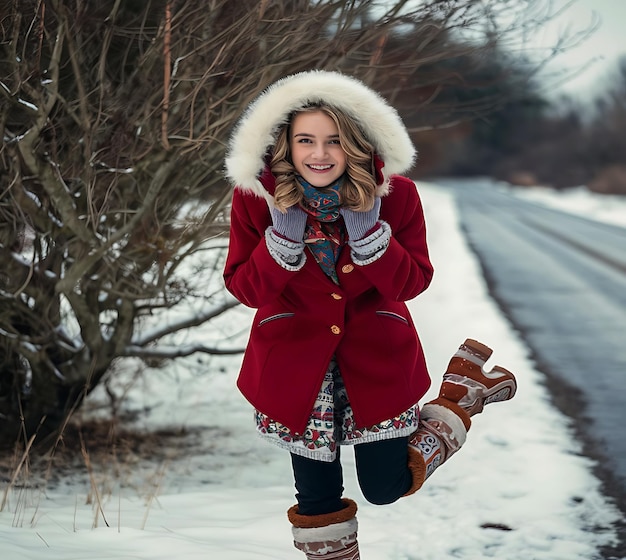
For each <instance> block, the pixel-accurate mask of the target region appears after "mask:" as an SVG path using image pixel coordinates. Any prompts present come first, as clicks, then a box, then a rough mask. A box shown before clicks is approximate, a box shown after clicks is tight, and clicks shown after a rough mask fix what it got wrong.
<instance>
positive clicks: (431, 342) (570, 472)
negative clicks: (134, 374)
mask: <svg viewBox="0 0 626 560" xmlns="http://www.w3.org/2000/svg"><path fill="white" fill-rule="evenodd" d="M419 188H420V192H421V194H422V197H423V200H424V205H425V211H426V217H427V221H428V229H429V241H430V247H431V252H432V259H433V262H434V265H435V268H436V274H435V279H434V282H433V285H432V286H431V287H430V288H429V290H428V291H427V292H426V293H425V294H423V295H422V296H420V297H418V298H417V299H416V300H415V301H413V302H411V304H410V306H411V310H412V312H413V314H414V317H415V321H416V324H417V326H418V329H419V331H420V335H421V338H422V342H423V344H424V347H425V350H426V354H427V358H428V362H429V367H430V370H431V374H432V376H433V378H434V382H433V389H432V391H431V392H432V393H433V394H434V393H435V392H436V390H437V388H438V385H439V383H438V379H440V377H441V375H442V373H443V371H444V370H445V367H446V365H447V362H448V359H449V358H450V356H451V355H452V354H453V353H454V351H455V350H456V348H457V346H458V345H459V343H461V342H462V341H463V340H464V339H465V338H466V337H473V338H477V339H479V340H481V341H483V342H484V343H486V344H488V345H490V346H492V347H493V348H494V349H495V352H494V359H493V360H491V361H490V362H489V364H488V367H490V366H491V365H492V364H495V363H496V362H497V363H498V364H500V365H502V366H504V367H506V368H508V369H511V370H512V371H514V372H516V374H517V378H518V381H519V390H518V394H517V396H516V397H515V399H514V400H513V401H511V402H509V403H505V404H500V403H498V404H494V405H490V406H489V407H488V408H487V409H486V410H485V412H484V413H483V414H482V415H480V416H477V417H476V418H475V419H474V424H473V426H472V429H471V431H470V434H469V437H468V442H467V444H466V446H465V447H464V448H463V450H461V451H460V452H459V453H458V454H457V455H455V457H454V458H453V459H452V460H451V461H450V462H449V463H448V464H446V465H445V466H444V467H442V468H441V469H439V470H438V471H437V473H436V474H435V475H434V476H433V477H432V478H430V479H429V481H428V483H427V484H426V485H425V487H424V488H423V489H422V490H421V491H420V492H418V493H417V494H415V495H414V496H412V497H410V498H406V499H402V500H400V501H399V502H397V503H396V504H393V505H390V506H382V507H381V506H373V505H370V504H368V503H367V502H365V501H364V500H363V498H362V497H361V494H360V492H359V489H358V485H357V483H356V477H355V473H354V466H353V462H352V452H351V451H350V448H347V449H346V450H345V451H344V454H343V457H344V469H345V474H346V481H345V486H346V496H349V497H352V498H354V499H355V500H356V501H357V502H358V504H359V514H358V517H359V541H360V545H361V555H362V557H363V558H364V559H366V560H383V559H384V560H392V559H396V560H401V559H402V560H422V559H424V560H425V559H440V558H455V559H460V560H477V559H480V558H491V557H494V558H500V559H506V560H518V559H519V560H522V559H523V560H527V559H528V558H532V559H533V560H590V559H592V558H594V557H595V556H596V551H597V549H598V547H599V546H602V545H604V544H608V543H610V542H612V540H613V538H614V533H613V531H612V528H611V524H612V523H613V522H614V521H615V520H616V519H617V518H618V515H619V514H618V512H617V510H616V509H614V508H613V507H612V506H611V504H610V503H609V502H607V500H606V499H605V498H604V497H603V496H602V495H601V494H600V492H599V482H598V480H597V479H596V478H595V477H594V476H593V474H592V466H593V465H592V463H591V461H590V460H589V459H587V458H585V457H583V456H581V454H580V446H579V445H578V444H577V443H576V442H575V441H574V440H573V438H572V432H571V430H570V427H569V425H568V421H567V419H566V418H564V417H563V416H562V415H561V414H560V413H559V412H557V411H556V410H555V409H553V408H552V406H551V405H550V404H549V398H548V394H547V391H546V389H545V388H544V386H543V382H542V374H541V372H539V371H537V369H536V367H535V365H534V364H533V363H532V361H531V360H530V359H529V356H528V351H527V348H526V347H525V345H524V341H523V340H522V339H521V338H520V336H519V335H518V333H516V332H515V331H514V330H513V329H512V327H511V325H510V324H509V323H508V322H507V321H506V319H505V318H504V317H503V316H502V314H501V313H500V311H499V310H498V308H497V307H496V305H495V304H494V302H493V301H492V300H491V299H490V298H489V296H488V294H487V291H486V286H485V283H484V281H483V279H482V277H481V274H480V268H479V266H478V264H477V261H476V259H475V257H474V255H473V254H472V253H471V252H470V250H469V249H468V247H467V245H466V242H465V240H464V238H463V236H462V234H461V232H460V230H459V227H458V223H457V213H456V208H455V205H454V200H453V199H452V197H451V194H450V193H449V191H446V190H444V189H440V188H438V187H437V186H435V185H430V184H419ZM515 192H517V191H515ZM520 196H525V197H527V196H532V197H534V198H535V200H536V201H538V202H541V203H545V204H558V205H559V206H563V205H564V204H565V205H566V209H568V210H569V211H572V212H578V211H580V212H583V213H585V214H586V215H587V216H589V217H592V215H591V214H593V213H594V210H595V209H596V208H598V207H601V206H603V204H600V203H598V204H596V201H600V200H601V201H602V203H604V202H605V201H606V200H608V199H606V198H604V197H597V196H592V195H590V194H589V193H584V194H580V195H576V196H577V197H578V198H577V203H576V207H573V204H574V203H573V202H572V201H573V200H574V198H575V197H574V196H571V195H562V194H561V195H555V194H554V193H550V192H549V191H543V190H526V191H523V193H522V192H521V191H520ZM611 205H612V207H613V208H612V209H611V212H613V213H614V214H616V215H618V214H621V217H622V218H623V219H624V220H625V221H626V218H624V217H625V216H626V199H625V198H622V199H615V200H612V202H611ZM618 207H619V209H618ZM600 219H603V220H609V218H607V216H606V212H604V215H602V216H600ZM610 221H612V220H610ZM622 223H624V222H622ZM624 225H626V223H624ZM250 316H251V315H250V312H249V310H246V309H243V308H241V309H239V310H238V311H237V312H236V313H235V317H236V321H237V322H239V325H237V326H236V328H235V330H237V329H239V330H241V331H242V332H243V335H241V334H240V337H239V338H241V337H242V336H243V337H244V339H245V330H246V329H245V327H244V326H241V325H246V324H247V322H248V321H249V320H250ZM231 343H232V341H231ZM240 360H241V357H236V358H232V357H231V358H213V359H211V360H203V359H198V357H194V358H189V359H188V360H187V361H185V362H183V363H181V364H179V365H177V366H175V367H174V366H170V367H168V368H166V369H164V370H153V371H150V372H149V375H144V376H143V377H142V379H141V381H140V382H138V383H136V384H135V385H134V386H133V387H132V389H131V390H130V391H129V394H128V401H127V403H128V404H127V406H128V407H130V408H133V409H134V410H145V411H146V413H145V414H144V415H142V416H141V418H140V420H139V424H140V425H142V426H144V427H149V428H151V427H163V426H184V427H185V428H187V430H188V431H190V432H192V431H193V430H194V429H195V428H198V429H199V432H194V434H195V435H196V437H199V439H200V442H199V444H198V442H197V441H196V445H195V446H194V449H195V451H190V452H189V456H187V457H185V458H184V459H181V458H175V459H172V460H171V461H163V460H159V461H155V462H154V464H153V465H151V466H150V467H149V468H148V469H146V468H145V467H144V468H143V470H138V469H132V468H130V469H129V471H128V472H125V473H124V472H123V473H119V474H118V475H117V476H116V477H115V476H113V475H112V474H111V469H110V468H109V467H110V466H107V465H97V464H96V465H94V466H93V478H92V483H91V484H90V482H89V479H88V477H86V476H73V477H72V478H70V479H67V480H64V481H62V483H60V484H56V485H54V486H52V485H48V487H47V488H43V489H41V488H40V489H36V488H30V489H26V488H17V487H14V488H12V489H11V490H10V492H9V493H8V495H7V498H8V500H7V504H6V507H5V508H4V510H3V511H2V512H0V542H1V543H2V544H1V545H0V550H1V556H2V558H3V559H6V560H14V559H16V560H17V559H23V560H30V559H32V560H35V559H40V558H47V559H51V560H70V559H80V560H84V559H86V558H89V559H91V560H97V559H102V560H104V559H107V560H130V559H150V560H161V559H170V558H178V557H180V558H185V559H186V560H194V559H200V558H202V559H206V558H219V559H220V560H260V559H266V560H267V559H270V558H271V559H280V560H282V559H288V558H294V559H296V558H301V557H302V555H301V554H300V553H298V552H297V551H296V550H295V549H294V548H293V546H292V544H291V533H290V526H289V524H288V522H287V519H286V516H285V511H286V509H287V508H288V507H289V506H290V505H291V504H292V503H293V502H294V490H293V488H292V480H291V472H290V464H289V459H288V456H287V454H286V453H285V452H284V451H283V450H281V449H278V448H275V447H273V446H270V445H268V444H266V443H264V442H262V441H261V440H260V439H259V438H257V436H256V435H255V434H254V430H253V425H252V413H251V409H250V406H249V405H248V404H247V403H246V402H245V401H244V400H243V398H242V397H241V396H240V395H239V394H238V392H237V390H236V388H235V378H236V375H237V368H238V364H239V362H240ZM199 370H204V374H203V375H200V374H199V373H198V371H199ZM428 396H431V395H428ZM98 398H102V395H97V394H96V395H95V396H94V399H93V400H94V401H97V400H98ZM94 488H97V489H98V492H99V494H100V502H101V506H102V509H101V510H100V509H99V507H98V506H97V505H95V504H97V503H98V501H97V500H95V499H94V491H93V489H94ZM4 490H5V489H4V488H3V487H0V496H1V495H2V494H3V493H4ZM105 519H106V523H105V522H104V520H105ZM107 524H108V526H107Z"/></svg>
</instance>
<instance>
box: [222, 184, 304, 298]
mask: <svg viewBox="0 0 626 560" xmlns="http://www.w3.org/2000/svg"><path fill="white" fill-rule="evenodd" d="M271 223H272V221H271V217H270V213H269V209H268V207H267V203H266V202H265V200H264V199H262V198H259V197H257V196H255V195H253V194H249V193H246V192H244V191H242V190H241V189H238V188H236V189H235V192H234V194H233V202H232V208H231V217H230V242H229V247H228V255H227V257H226V265H225V267H224V283H225V285H226V288H227V289H228V291H229V292H230V293H231V294H233V295H234V296H235V297H236V298H237V299H238V300H239V301H240V302H241V303H243V304H244V305H247V306H248V307H253V308H259V307H261V306H262V305H265V304H268V303H270V302H271V301H273V300H275V299H276V298H277V297H278V296H279V295H280V294H281V293H282V291H283V290H284V288H285V286H286V285H287V283H288V282H289V281H290V280H291V279H292V278H293V277H294V275H295V274H298V273H297V272H292V271H289V270H285V269H284V268H282V267H281V266H280V265H279V264H278V263H277V262H276V261H275V260H274V258H273V257H272V256H271V255H270V254H269V251H268V249H267V245H266V242H265V230H266V229H267V228H268V227H269V226H270V225H271Z"/></svg>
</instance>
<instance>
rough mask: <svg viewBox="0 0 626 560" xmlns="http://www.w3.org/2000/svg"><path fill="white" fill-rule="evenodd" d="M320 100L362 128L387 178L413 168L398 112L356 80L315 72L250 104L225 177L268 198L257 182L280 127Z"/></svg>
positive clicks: (230, 150) (230, 148)
mask: <svg viewBox="0 0 626 560" xmlns="http://www.w3.org/2000/svg"><path fill="white" fill-rule="evenodd" d="M320 101H323V102H325V103H327V104H329V105H331V106H333V107H336V108H337V109H339V110H341V111H344V112H345V113H347V114H348V115H349V116H351V117H352V118H353V119H354V120H355V121H357V122H358V123H359V125H360V127H361V129H362V130H363V132H364V133H365V135H366V136H367V138H368V140H369V141H370V142H371V143H372V144H373V145H374V148H375V149H376V153H377V154H378V156H379V157H380V158H381V159H382V160H383V161H384V162H385V168H384V170H383V172H384V174H385V177H386V178H387V177H388V176H389V175H393V174H400V173H404V172H406V171H408V170H409V169H410V168H411V166H412V165H413V162H414V160H415V155H416V151H415V148H414V146H413V143H412V142H411V139H410V138H409V135H408V132H407V130H406V128H405V126H404V124H403V122H402V120H401V119H400V116H399V115H398V113H397V112H396V110H395V109H394V108H393V107H391V106H390V105H389V104H388V103H387V101H385V100H384V99H383V98H382V97H381V96H380V95H378V94H377V93H376V92H375V91H374V90H372V89H370V88H369V87H368V86H366V85H365V84H364V83H363V82H361V81H359V80H356V79H355V78H352V77H350V76H346V75H344V74H340V73H338V72H327V71H323V70H313V71H309V72H301V73H298V74H293V75H291V76H287V77H286V78H283V79H281V80H278V81H277V82H275V83H274V84H272V85H271V86H269V87H268V88H267V89H266V90H265V91H264V92H263V93H262V94H261V95H260V96H259V97H257V99H256V100H255V101H253V102H252V103H251V104H250V106H249V107H248V109H247V110H246V111H245V113H244V114H243V116H242V118H241V119H240V121H239V123H238V125H237V126H236V127H235V131H234V133H233V135H232V137H231V139H230V142H229V146H228V154H227V157H226V175H227V177H228V178H229V179H230V180H231V182H232V183H233V184H234V185H237V186H239V187H240V188H243V189H246V190H249V191H252V192H254V193H256V194H257V195H259V196H264V197H266V198H267V197H268V196H269V195H268V194H267V193H266V192H265V189H264V188H263V186H262V185H261V183H260V182H259V180H258V177H259V175H260V174H261V172H262V170H263V168H264V166H265V160H264V158H265V155H266V153H267V151H268V149H269V148H270V147H271V146H273V145H274V142H275V136H276V133H277V132H278V129H279V127H280V126H281V125H282V124H284V123H286V122H287V120H288V118H289V115H290V114H291V113H292V112H293V111H295V110H297V109H299V108H301V107H304V106H305V105H307V104H309V103H315V102H320ZM386 183H387V181H385V184H386ZM384 188H386V187H384ZM380 194H385V192H381V193H380Z"/></svg>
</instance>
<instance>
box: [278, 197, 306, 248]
mask: <svg viewBox="0 0 626 560" xmlns="http://www.w3.org/2000/svg"><path fill="white" fill-rule="evenodd" d="M270 213H271V215H272V226H273V228H274V231H275V232H276V233H277V234H278V235H280V236H281V237H284V238H285V239H289V240H290V241H295V242H296V243H300V242H302V241H303V240H304V230H305V228H306V220H307V214H306V212H304V210H302V208H300V206H299V205H298V204H294V205H293V206H290V207H289V208H287V211H286V212H285V213H284V214H283V213H282V212H281V211H280V210H277V209H276V208H270Z"/></svg>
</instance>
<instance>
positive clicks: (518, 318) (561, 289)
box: [446, 180, 626, 514]
mask: <svg viewBox="0 0 626 560" xmlns="http://www.w3.org/2000/svg"><path fill="white" fill-rule="evenodd" d="M446 186H448V187H449V188H450V189H452V190H453V192H454V193H455V196H456V199H457V201H458V207H459V212H460V217H461V223H462V227H463V229H464V231H465V233H466V235H467V239H468V241H469V243H470V244H471V246H472V248H473V249H474V251H475V252H476V254H477V255H478V258H479V259H480V261H481V264H482V266H483V270H484V273H485V277H486V279H487V281H488V283H489V286H490V289H491V292H492V295H493V296H494V297H495V298H496V300H497V301H498V302H499V303H500V305H501V307H502V308H503V310H504V312H505V313H506V314H507V316H508V317H509V319H510V320H511V322H512V323H513V324H514V325H515V327H516V328H517V329H519V330H520V331H521V333H522V334H523V337H524V339H525V340H526V341H527V343H528V345H529V347H530V349H531V351H532V352H533V355H534V358H535V360H536V361H537V364H538V366H539V368H540V369H541V370H542V371H544V372H545V373H546V375H547V385H548V387H549V388H550V389H551V393H552V394H553V397H554V402H555V404H556V405H557V406H558V407H559V408H560V409H561V410H563V411H564V412H565V413H566V414H568V415H569V416H571V417H572V418H573V419H574V423H575V426H576V429H577V431H578V435H579V437H580V438H581V440H582V441H583V443H584V446H585V453H587V454H588V455H590V456H592V457H594V458H595V459H597V460H598V461H599V465H600V466H599V469H598V474H599V476H600V477H601V478H602V480H603V481H604V484H605V490H606V491H607V493H608V494H610V495H612V496H613V497H615V498H616V500H617V501H618V503H620V505H621V508H622V510H623V511H624V512H625V514H626V229H625V228H620V227H615V226H611V225H607V224H601V223H597V222H592V221H588V220H585V219H582V218H580V217H576V216H572V215H568V214H565V213H561V212H558V211H555V210H551V209H548V208H544V207H541V206H538V205H535V204H533V203H530V202H527V201H524V200H520V199H519V198H517V197H515V196H513V195H511V194H509V193H507V192H506V191H504V190H502V189H497V188H494V186H493V185H492V184H490V183H488V182H487V181H481V180H472V181H470V180H464V181H459V182H451V181H450V182H448V183H446Z"/></svg>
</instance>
